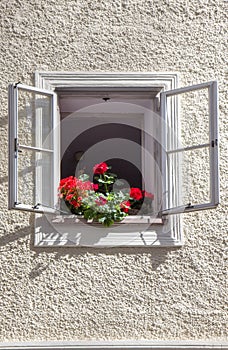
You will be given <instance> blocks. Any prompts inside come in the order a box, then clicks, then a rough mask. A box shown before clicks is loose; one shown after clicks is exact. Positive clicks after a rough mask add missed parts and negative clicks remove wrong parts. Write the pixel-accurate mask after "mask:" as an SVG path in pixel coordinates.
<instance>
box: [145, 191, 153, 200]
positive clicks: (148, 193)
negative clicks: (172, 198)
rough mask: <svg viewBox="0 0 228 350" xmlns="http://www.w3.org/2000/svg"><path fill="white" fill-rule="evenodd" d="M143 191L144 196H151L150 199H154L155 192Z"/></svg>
mask: <svg viewBox="0 0 228 350" xmlns="http://www.w3.org/2000/svg"><path fill="white" fill-rule="evenodd" d="M142 193H143V196H144V197H146V198H150V199H152V200H153V199H154V194H153V193H150V192H147V191H142Z"/></svg>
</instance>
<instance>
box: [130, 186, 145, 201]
mask: <svg viewBox="0 0 228 350" xmlns="http://www.w3.org/2000/svg"><path fill="white" fill-rule="evenodd" d="M130 197H131V198H133V199H135V200H137V201H139V200H140V199H142V197H143V195H142V191H141V190H140V189H139V188H136V187H132V188H131V190H130Z"/></svg>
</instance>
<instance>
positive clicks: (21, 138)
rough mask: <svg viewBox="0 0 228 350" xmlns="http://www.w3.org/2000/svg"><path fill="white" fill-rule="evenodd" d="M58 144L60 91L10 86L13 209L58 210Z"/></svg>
mask: <svg viewBox="0 0 228 350" xmlns="http://www.w3.org/2000/svg"><path fill="white" fill-rule="evenodd" d="M58 143H59V142H58V114H57V103H56V94H55V93H54V92H52V91H49V90H44V89H38V88H35V87H30V86H26V85H23V84H20V83H19V84H11V85H9V204H8V206H9V209H19V210H26V211H32V212H41V213H44V212H45V213H50V212H51V213H54V212H55V205H56V203H57V187H58V180H59V174H58V173H59V164H58V157H59V152H58V147H59V146H58Z"/></svg>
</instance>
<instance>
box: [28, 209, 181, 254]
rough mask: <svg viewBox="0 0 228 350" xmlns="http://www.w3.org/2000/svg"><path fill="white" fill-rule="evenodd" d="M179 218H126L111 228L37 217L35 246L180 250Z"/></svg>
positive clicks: (74, 218)
mask: <svg viewBox="0 0 228 350" xmlns="http://www.w3.org/2000/svg"><path fill="white" fill-rule="evenodd" d="M180 227H181V225H180V218H179V216H175V215H173V216H172V217H169V218H168V219H166V220H165V221H163V220H162V219H161V218H154V217H150V216H142V217H140V216H128V217H126V218H125V219H124V220H123V221H122V222H119V223H115V224H114V225H112V226H111V227H108V228H107V227H104V226H103V225H102V224H99V223H93V222H92V221H91V222H87V221H86V220H84V219H81V218H78V217H77V216H75V215H72V216H56V215H41V214H36V220H35V242H34V243H35V246H42V247H45V246H46V247H47V246H70V247H93V248H105V247H107V248H108V247H109V248H110V247H153V246H154V247H156V246H160V247H161V246H164V247H167V246H181V245H182V240H181V234H180V232H181V231H180Z"/></svg>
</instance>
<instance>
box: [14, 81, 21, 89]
mask: <svg viewBox="0 0 228 350" xmlns="http://www.w3.org/2000/svg"><path fill="white" fill-rule="evenodd" d="M18 84H21V82H20V81H19V82H18V83H15V84H14V89H16V87H17V85H18Z"/></svg>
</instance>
